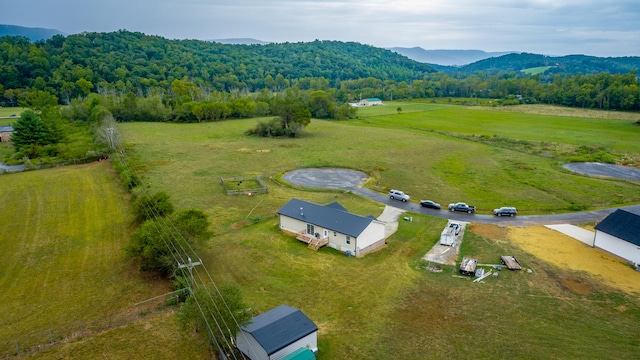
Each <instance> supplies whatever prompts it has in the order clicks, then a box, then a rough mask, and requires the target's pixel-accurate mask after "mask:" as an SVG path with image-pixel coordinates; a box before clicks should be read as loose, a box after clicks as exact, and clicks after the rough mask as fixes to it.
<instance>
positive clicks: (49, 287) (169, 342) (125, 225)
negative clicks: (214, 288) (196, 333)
mask: <svg viewBox="0 0 640 360" xmlns="http://www.w3.org/2000/svg"><path fill="white" fill-rule="evenodd" d="M0 214H1V216H0V229H1V230H0V247H1V248H2V252H0V289H2V291H1V292H0V357H2V356H5V355H9V354H13V353H14V352H15V349H16V342H17V344H18V347H19V349H20V351H21V352H22V351H24V349H25V348H26V347H31V346H36V345H42V346H43V345H46V344H47V343H48V342H49V340H50V336H51V337H52V338H53V340H54V341H56V342H58V341H61V340H63V338H64V337H67V336H71V335H74V334H77V333H80V329H81V326H82V325H81V323H82V324H84V326H83V327H84V330H85V331H90V330H92V329H95V327H96V324H101V326H104V327H108V324H109V322H110V321H111V320H113V321H114V322H116V321H117V322H120V323H121V326H122V327H117V328H112V329H109V330H108V331H107V332H105V334H94V335H92V336H91V338H83V337H81V338H77V339H75V340H71V341H70V342H68V343H67V344H65V346H64V347H61V346H56V347H53V348H52V350H50V351H49V352H47V355H44V354H42V355H40V356H41V357H42V358H69V359H71V358H86V359H89V358H99V357H103V355H104V356H105V357H107V358H110V359H117V358H120V359H130V358H133V357H136V356H134V355H133V354H136V353H139V354H142V353H144V354H149V356H151V357H153V358H157V359H162V358H166V359H168V358H174V354H176V353H178V352H181V351H182V349H183V348H184V351H185V352H186V353H187V354H193V353H194V347H195V346H194V345H190V344H192V341H188V342H186V341H183V340H181V339H180V337H179V336H178V337H176V336H175V332H176V328H177V323H176V321H175V317H169V318H158V319H153V320H149V321H147V322H144V321H142V322H141V321H140V320H136V319H137V317H136V312H137V311H138V310H136V309H135V308H134V307H133V305H134V304H135V303H136V302H139V301H143V300H146V299H148V298H151V297H153V296H156V295H160V294H163V293H165V292H167V291H169V290H168V289H169V286H168V284H166V283H164V282H162V281H158V280H155V279H153V278H150V277H148V276H144V274H141V273H139V272H138V270H137V268H136V267H135V265H133V264H131V263H129V262H128V261H127V260H126V256H125V253H124V250H123V246H124V244H125V243H126V241H127V239H128V236H129V234H130V231H131V228H132V224H131V221H132V216H131V209H130V204H129V200H128V196H127V195H126V193H125V192H124V191H123V190H122V187H121V186H120V185H119V184H118V183H117V181H116V175H115V174H114V173H113V170H112V169H111V167H110V165H109V164H108V163H107V162H100V163H93V164H87V165H82V166H67V167H60V168H53V169H46V170H39V171H29V172H24V173H16V174H9V175H3V176H0ZM128 319H130V320H131V322H129V321H127V320H128ZM140 323H142V325H141V324H140ZM157 323H162V324H163V326H158V325H155V324H157ZM49 331H51V333H49ZM153 338H160V339H164V341H163V342H162V346H160V344H158V343H155V344H156V347H151V346H150V345H151V344H153V343H152V342H150V339H153ZM101 339H102V340H101ZM104 339H117V340H113V341H111V340H110V341H105V340H104ZM136 339H138V340H140V341H138V340H136ZM142 340H145V341H142ZM83 344H84V345H83ZM87 344H91V345H90V346H88V347H87V348H86V349H84V347H85V345H87ZM119 344H124V345H125V346H123V345H119ZM69 348H71V350H69ZM65 349H67V350H66V351H65ZM80 349H83V350H80ZM87 349H92V350H87ZM179 349H180V350H179ZM123 351H124V352H125V353H124V354H123V353H122V352H123ZM200 351H201V350H200V349H198V350H196V351H195V356H196V358H198V356H199V355H198V354H199V353H200ZM54 354H55V355H54Z"/></svg>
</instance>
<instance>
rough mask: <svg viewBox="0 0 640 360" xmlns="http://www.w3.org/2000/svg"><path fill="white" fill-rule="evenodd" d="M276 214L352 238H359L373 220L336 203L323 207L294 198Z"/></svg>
mask: <svg viewBox="0 0 640 360" xmlns="http://www.w3.org/2000/svg"><path fill="white" fill-rule="evenodd" d="M278 214H280V215H285V216H288V217H290V218H294V219H297V220H300V221H304V222H307V223H309V224H313V225H317V226H321V227H323V228H326V229H329V230H332V231H337V232H339V233H342V234H345V235H349V236H353V237H358V236H360V234H362V232H363V231H364V229H366V228H367V226H369V224H371V222H372V221H374V220H375V218H373V217H365V216H360V215H355V214H352V213H350V212H348V211H347V210H346V209H345V208H344V207H343V206H342V205H340V204H338V203H337V202H334V203H331V204H329V205H324V206H323V205H318V204H314V203H312V202H308V201H304V200H300V199H296V198H293V199H291V200H289V202H288V203H286V204H285V205H284V206H283V207H282V208H281V209H280V210H278Z"/></svg>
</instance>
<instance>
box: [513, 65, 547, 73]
mask: <svg viewBox="0 0 640 360" xmlns="http://www.w3.org/2000/svg"><path fill="white" fill-rule="evenodd" d="M550 68H551V66H538V67H533V68H528V69H522V70H520V71H521V72H523V73H525V74H528V75H538V74H542V73H543V72H545V71H547V70H549V69H550Z"/></svg>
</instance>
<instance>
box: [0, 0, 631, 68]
mask: <svg viewBox="0 0 640 360" xmlns="http://www.w3.org/2000/svg"><path fill="white" fill-rule="evenodd" d="M0 24H8V25H19V26H27V27H43V28H52V29H57V30H60V31H62V32H64V33H66V34H75V33H80V32H83V31H88V32H93V31H97V32H109V31H116V30H119V29H126V30H129V31H139V32H143V33H145V34H149V35H152V34H153V35H160V36H163V37H166V38H170V39H185V38H187V39H201V40H213V39H226V38H254V39H258V40H263V41H270V42H285V41H288V42H298V41H313V40H315V39H319V40H340V41H356V42H359V43H363V44H368V45H373V46H377V47H383V48H388V47H414V46H419V47H422V48H424V49H427V50H432V49H456V50H484V51H523V52H531V53H536V54H545V55H569V54H586V55H595V56H640V2H638V0H430V1H424V0H367V1H365V0H180V1H178V0H126V1H125V0H0Z"/></svg>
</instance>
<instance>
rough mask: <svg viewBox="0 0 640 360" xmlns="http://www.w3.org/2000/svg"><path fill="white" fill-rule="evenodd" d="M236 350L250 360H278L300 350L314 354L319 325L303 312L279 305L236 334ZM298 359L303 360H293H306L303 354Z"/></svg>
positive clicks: (257, 317)
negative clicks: (306, 350)
mask: <svg viewBox="0 0 640 360" xmlns="http://www.w3.org/2000/svg"><path fill="white" fill-rule="evenodd" d="M236 347H237V348H238V350H240V351H242V353H243V354H244V355H245V356H247V357H248V358H249V359H251V360H278V359H282V358H284V357H285V356H287V355H289V354H292V353H294V352H296V351H299V349H300V348H304V349H309V350H310V351H311V352H317V351H318V326H316V324H314V323H313V321H311V319H309V318H308V317H307V316H306V315H305V314H303V313H302V311H300V310H298V309H296V308H293V307H291V306H288V305H280V306H278V307H277V308H274V309H271V310H269V311H267V312H265V313H263V314H260V315H258V316H256V317H254V318H253V319H252V321H251V323H250V324H249V325H247V326H242V327H241V328H240V331H239V332H238V334H236ZM307 355H308V353H307ZM298 356H302V357H300V358H298V357H294V359H306V358H305V357H303V356H304V352H303V353H302V354H299V355H298Z"/></svg>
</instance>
